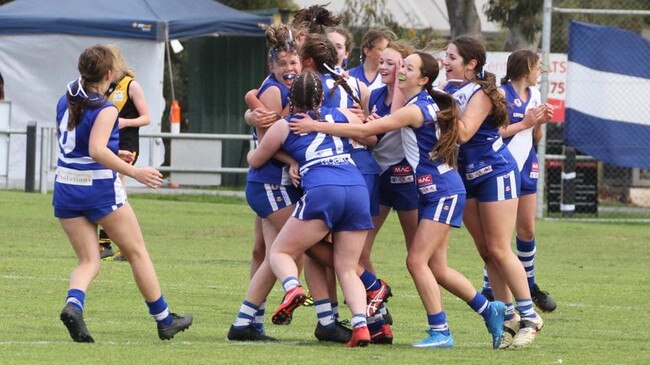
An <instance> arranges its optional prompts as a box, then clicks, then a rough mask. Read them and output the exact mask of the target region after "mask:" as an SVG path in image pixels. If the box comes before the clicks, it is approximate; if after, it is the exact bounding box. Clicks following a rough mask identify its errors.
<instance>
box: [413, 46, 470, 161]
mask: <svg viewBox="0 0 650 365" xmlns="http://www.w3.org/2000/svg"><path fill="white" fill-rule="evenodd" d="M415 54H417V55H418V56H420V60H421V61H422V66H421V67H420V74H421V75H422V76H426V77H427V78H428V79H429V80H428V81H427V83H426V84H425V85H424V89H425V90H426V91H427V92H428V93H429V95H431V97H432V98H433V100H434V101H435V102H436V105H438V107H439V108H440V111H439V112H437V113H436V114H437V115H436V124H437V125H438V128H440V137H438V142H437V143H436V145H435V146H434V147H433V151H431V159H432V160H440V161H442V162H443V163H446V164H447V165H449V166H451V167H453V168H456V165H457V162H456V158H457V156H456V140H457V139H458V115H459V114H460V113H459V110H458V105H456V102H455V101H454V98H453V97H452V96H451V95H449V94H447V93H445V92H442V91H438V90H436V89H434V88H433V81H434V80H435V79H436V78H437V77H438V73H439V72H440V66H439V65H438V61H437V60H436V59H435V58H434V57H433V56H432V55H430V54H428V53H426V52H423V51H416V52H415ZM434 128H435V127H434Z"/></svg>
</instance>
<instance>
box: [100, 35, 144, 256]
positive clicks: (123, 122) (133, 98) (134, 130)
mask: <svg viewBox="0 0 650 365" xmlns="http://www.w3.org/2000/svg"><path fill="white" fill-rule="evenodd" d="M106 47H107V48H108V49H110V50H111V52H112V53H113V57H114V59H115V63H114V65H113V70H114V72H115V73H114V75H113V80H112V82H111V85H110V86H109V88H108V91H106V97H107V98H108V100H109V101H110V102H112V103H113V104H115V106H116V107H117V110H118V112H119V114H118V127H119V129H120V150H121V152H120V157H122V159H123V160H124V161H126V162H128V163H130V164H132V165H133V164H135V162H136V161H137V160H138V156H139V154H140V127H144V126H147V125H149V124H150V123H151V119H150V117H149V106H148V105H147V99H146V98H145V96H144V91H143V90H142V86H140V83H138V82H137V81H136V80H135V79H134V78H135V72H134V71H133V70H131V68H130V67H129V65H128V64H127V63H126V60H125V59H124V57H123V56H122V52H121V51H120V48H119V47H118V46H116V45H112V44H110V45H107V46H106ZM120 178H121V179H122V183H124V175H121V176H120ZM99 249H100V257H101V258H102V259H103V260H115V261H124V260H125V259H124V255H122V254H121V253H120V252H119V251H117V252H113V249H112V247H111V240H110V238H109V237H108V235H107V234H106V232H104V230H100V231H99Z"/></svg>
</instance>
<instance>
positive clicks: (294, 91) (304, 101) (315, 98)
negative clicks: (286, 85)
mask: <svg viewBox="0 0 650 365" xmlns="http://www.w3.org/2000/svg"><path fill="white" fill-rule="evenodd" d="M322 100H323V84H322V82H321V81H320V77H319V76H318V75H317V74H316V73H314V72H313V71H310V70H305V71H303V73H302V74H300V75H299V76H298V77H297V78H296V79H295V80H294V81H293V84H292V85H291V93H290V94H289V105H290V107H289V114H294V112H296V111H301V112H312V113H314V114H315V115H316V119H317V120H320V106H321V102H322ZM296 109H297V110H296Z"/></svg>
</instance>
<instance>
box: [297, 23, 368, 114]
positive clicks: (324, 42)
mask: <svg viewBox="0 0 650 365" xmlns="http://www.w3.org/2000/svg"><path fill="white" fill-rule="evenodd" d="M300 58H301V59H303V60H305V59H308V58H311V59H312V60H313V61H314V66H315V67H316V70H317V71H318V72H319V73H321V74H330V75H332V78H333V79H334V81H335V83H334V86H333V87H332V89H331V90H330V95H332V94H333V93H334V91H335V90H336V89H337V87H338V86H339V85H340V86H341V87H343V89H344V90H345V92H346V93H348V95H350V97H352V99H353V100H354V101H355V102H356V103H359V105H361V101H360V100H359V98H358V97H356V96H355V95H354V92H353V91H352V89H351V88H350V85H348V83H347V81H345V79H344V78H343V76H341V75H340V74H339V73H338V72H336V64H337V63H338V53H337V52H336V48H335V47H334V45H333V44H332V42H330V40H329V39H327V37H326V36H325V35H323V34H312V33H310V34H308V35H307V37H306V38H305V42H304V43H303V44H302V47H300Z"/></svg>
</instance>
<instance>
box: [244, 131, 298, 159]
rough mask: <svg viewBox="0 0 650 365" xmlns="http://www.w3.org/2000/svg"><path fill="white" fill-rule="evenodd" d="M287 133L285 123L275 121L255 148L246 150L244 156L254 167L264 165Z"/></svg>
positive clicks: (276, 150) (279, 146) (278, 148)
mask: <svg viewBox="0 0 650 365" xmlns="http://www.w3.org/2000/svg"><path fill="white" fill-rule="evenodd" d="M287 134H289V128H288V126H287V123H284V122H283V123H275V124H274V125H273V126H272V127H271V128H269V130H268V131H267V132H266V136H265V137H264V139H262V140H261V141H260V144H259V145H258V146H257V148H256V149H254V150H251V151H249V152H248V156H247V158H246V159H247V160H248V164H249V165H251V166H252V167H255V168H258V167H260V166H262V165H264V164H265V163H266V162H267V161H268V160H270V159H271V158H272V157H273V156H274V155H275V154H276V152H278V151H279V150H280V148H281V147H282V143H283V142H284V140H285V139H286V138H287Z"/></svg>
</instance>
